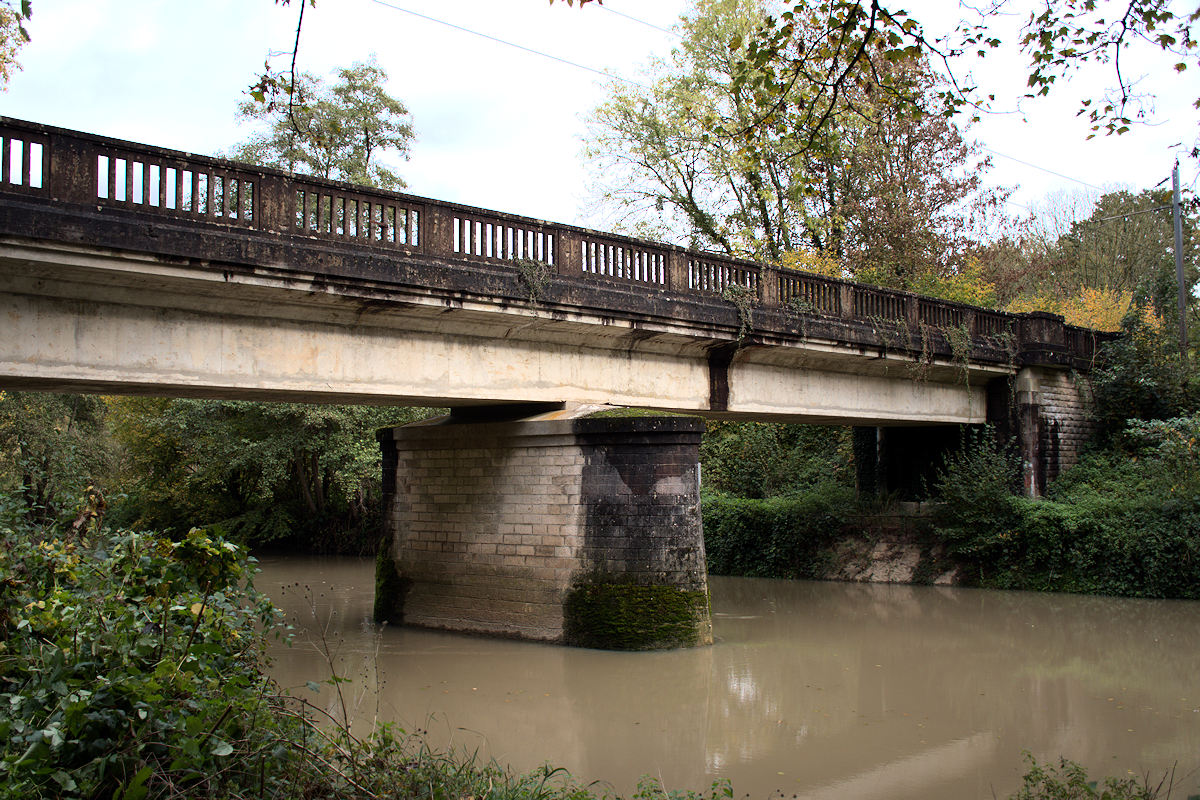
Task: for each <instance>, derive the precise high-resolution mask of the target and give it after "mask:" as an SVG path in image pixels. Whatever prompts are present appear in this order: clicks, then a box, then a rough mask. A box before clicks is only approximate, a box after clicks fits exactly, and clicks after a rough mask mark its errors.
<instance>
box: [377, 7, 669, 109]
mask: <svg viewBox="0 0 1200 800" xmlns="http://www.w3.org/2000/svg"><path fill="white" fill-rule="evenodd" d="M371 2H372V3H375V4H376V5H380V6H383V7H384V8H390V9H391V10H393V11H400V12H402V13H404V14H411V15H412V16H414V17H419V18H421V19H423V20H427V21H429V22H436V23H437V24H438V25H445V26H446V27H447V28H453V29H454V30H456V31H461V32H463V33H469V34H471V35H472V36H478V37H480V38H481V39H487V40H489V41H492V42H496V43H497V44H502V45H506V46H508V47H515V48H516V49H518V50H523V51H525V52H526V53H531V54H533V55H535V56H541V57H542V58H547V59H550V60H551V61H557V62H558V63H560V64H566V65H567V66H569V67H575V68H576V69H581V70H584V71H586V72H592V73H595V74H597V75H601V76H603V77H605V78H610V79H612V80H618V81H622V82H624V83H629V84H632V85H634V86H640V87H642V88H643V89H649V88H650V87H649V86H647V85H646V84H644V83H641V82H640V81H635V80H633V79H632V78H626V77H623V76H621V75H617V74H616V73H612V72H607V71H605V70H602V69H597V68H595V67H589V66H588V65H587V64H580V63H578V62H576V61H571V60H570V59H566V58H562V57H561V56H556V55H552V54H550V53H546V52H543V51H541V50H537V49H534V48H532V47H526V46H525V45H523V44H517V43H516V42H510V41H508V40H507V39H501V38H500V37H498V36H492V35H491V34H490V33H483V32H482V31H477V30H473V29H471V28H465V27H463V26H462V25H456V24H455V23H453V22H447V21H446V20H444V19H438V18H437V17H431V16H429V15H428V14H422V13H420V12H417V11H413V10H412V9H409V8H403V7H402V6H398V5H395V4H394V3H389V2H386V0H371ZM601 7H603V6H601Z"/></svg>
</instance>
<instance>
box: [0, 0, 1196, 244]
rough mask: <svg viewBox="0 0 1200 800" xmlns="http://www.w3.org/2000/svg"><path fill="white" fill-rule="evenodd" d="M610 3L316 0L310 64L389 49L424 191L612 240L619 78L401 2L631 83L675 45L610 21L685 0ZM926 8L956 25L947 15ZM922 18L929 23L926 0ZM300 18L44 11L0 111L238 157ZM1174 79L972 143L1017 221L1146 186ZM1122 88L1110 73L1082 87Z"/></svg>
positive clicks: (1004, 98)
mask: <svg viewBox="0 0 1200 800" xmlns="http://www.w3.org/2000/svg"><path fill="white" fill-rule="evenodd" d="M604 5H605V8H600V7H597V6H596V5H595V4H591V5H588V6H586V7H584V8H583V9H579V8H569V7H567V5H566V4H565V0H558V2H556V3H555V4H554V5H553V6H551V5H549V4H548V3H547V2H546V0H319V2H318V4H317V6H316V7H315V8H308V9H307V10H306V12H305V24H304V31H303V35H302V39H301V43H300V66H301V67H302V68H303V69H305V70H307V71H310V72H314V73H318V74H322V75H328V74H329V73H331V72H332V70H333V69H334V68H335V67H337V66H344V65H348V64H350V63H352V62H354V61H359V60H364V59H366V58H367V57H368V56H369V55H370V54H372V53H374V54H375V55H376V57H377V58H378V61H379V63H380V64H381V66H383V67H384V68H385V69H386V70H387V71H388V73H389V75H390V84H389V89H390V91H391V93H392V94H393V95H395V96H397V97H399V98H400V99H402V100H403V101H404V102H405V103H406V104H407V105H408V107H409V109H410V111H411V112H412V115H413V121H414V125H415V128H416V131H417V140H416V142H415V144H414V146H413V150H412V158H411V160H410V162H408V163H407V164H404V165H402V166H401V168H400V172H401V174H402V175H403V176H404V177H405V179H406V180H407V181H408V183H409V190H410V191H411V192H413V193H415V194H419V195H424V196H428V197H433V198H438V199H444V200H451V201H455V202H460V203H466V204H470V205H476V206H482V207H485V208H492V209H498V210H503V211H509V212H512V213H518V214H525V215H528V216H532V217H537V218H541V219H546V220H550V221H557V222H573V223H576V224H580V225H585V226H587V227H596V228H602V229H603V228H606V227H607V220H605V219H603V218H601V217H599V216H598V215H597V214H595V213H594V212H592V211H589V204H588V203H587V197H588V193H587V187H586V183H587V173H586V170H585V167H584V164H583V161H582V158H581V155H580V151H581V149H582V144H583V135H584V132H585V125H584V116H585V115H586V113H587V112H588V111H589V110H590V109H591V108H593V107H595V106H596V105H597V104H599V103H600V102H602V101H603V99H604V97H605V84H606V83H607V81H606V80H605V79H604V78H603V77H601V76H600V75H597V74H596V73H594V72H589V71H587V70H584V69H579V68H577V67H573V66H569V65H567V64H564V63H561V62H559V61H554V60H550V59H548V58H545V57H543V56H539V55H535V54H533V53H530V52H527V51H524V50H521V49H518V48H516V47H513V46H509V45H505V44H500V43H498V42H495V41H490V40H487V39H484V38H481V37H479V36H476V35H472V34H470V33H466V32H463V31H461V30H456V29H454V28H452V27H449V26H448V25H445V24H439V23H437V22H433V21H430V20H428V19H423V18H421V17H419V16H415V15H413V14H411V13H406V12H405V11H401V10H398V9H407V10H408V11H411V12H417V13H419V14H423V15H426V16H428V17H433V18H436V19H439V20H442V21H444V22H447V23H451V24H454V25H458V26H461V27H464V28H470V29H472V30H475V31H479V32H483V33H486V34H488V35H490V36H493V37H496V38H499V39H503V40H506V41H508V42H511V43H516V44H519V45H522V46H524V47H527V48H530V49H532V50H538V51H542V52H544V53H547V54H550V55H553V56H557V57H559V58H562V59H565V60H568V61H572V62H576V63H577V64H581V65H585V66H587V67H591V68H594V69H597V70H606V71H608V72H610V73H612V74H617V75H621V76H625V77H629V78H637V77H638V72H639V69H640V67H641V66H642V65H644V64H645V62H646V60H647V59H648V58H649V57H650V56H651V55H655V54H657V55H659V56H664V57H665V56H667V55H668V54H669V53H670V50H671V48H672V47H673V46H675V45H676V44H677V43H678V39H676V38H675V37H673V36H671V35H669V34H667V33H664V32H661V31H658V30H656V29H654V28H652V27H650V26H649V25H646V24H640V23H639V22H635V21H631V20H630V19H628V18H626V17H623V16H621V15H619V14H617V13H614V12H622V13H624V14H628V15H630V16H633V17H636V18H637V19H639V20H642V21H644V22H645V23H649V24H650V25H655V26H659V27H662V28H670V27H671V26H672V25H673V24H674V23H675V21H676V20H677V19H678V17H679V15H680V13H681V12H683V11H684V10H686V9H687V8H688V7H689V5H690V3H689V2H688V1H687V0H605V4H604ZM926 5H927V6H929V8H932V9H936V13H940V14H943V15H945V14H946V13H947V8H948V7H949V6H950V4H949V3H945V2H942V3H935V2H929V3H926ZM910 8H911V9H912V11H913V14H914V16H916V17H918V18H921V5H917V4H914V5H911V6H910ZM297 11H298V6H297V5H296V3H295V2H293V4H292V6H291V7H289V8H284V7H279V6H276V5H274V4H273V3H271V2H269V0H205V2H177V1H173V0H38V2H37V3H35V4H34V12H35V13H34V19H33V24H32V26H31V28H30V30H31V33H32V34H33V42H32V43H31V44H30V45H29V46H27V47H26V49H25V50H24V51H23V53H22V54H21V59H20V60H21V62H22V64H23V66H24V69H23V71H21V72H19V73H17V74H16V76H15V77H14V79H13V81H12V83H11V85H10V88H9V90H8V92H7V93H5V94H0V114H3V115H6V116H12V117H17V118H22V119H28V120H33V121H37V122H43V123H48V124H52V125H58V126H62V127H66V128H73V129H77V130H82V131H87V132H92V133H99V134H104V135H107V136H115V137H119V138H123V139H130V140H133V141H137V142H144V143H147V144H154V145H158V146H163V147H171V148H177V149H181V150H188V151H192V152H198V153H206V154H213V153H219V152H222V151H227V150H229V149H230V148H231V147H232V146H233V145H235V144H236V143H238V142H239V141H241V140H242V139H244V138H246V130H245V128H244V127H239V124H238V123H237V121H236V119H235V109H236V107H237V105H238V103H239V101H240V100H242V99H243V98H244V96H245V95H244V92H245V90H246V87H247V86H248V85H249V84H250V83H251V82H252V78H253V76H254V75H255V74H256V73H258V72H261V70H262V65H263V61H264V59H265V58H266V56H267V54H268V52H270V51H290V50H291V46H292V38H293V36H294V32H295V23H296V12H297ZM939 24H944V20H937V19H933V20H932V21H931V26H932V27H937V25H939ZM1006 37H1007V41H1011V40H1012V38H1013V37H1012V34H1011V33H1009V34H1007V35H1006ZM971 66H973V67H974V68H975V71H976V77H977V78H978V80H979V82H980V83H981V84H982V85H984V86H986V87H987V88H988V90H989V91H995V92H996V94H997V97H998V101H997V107H998V109H999V110H1010V109H1013V108H1015V106H1016V104H1015V101H1014V100H1013V99H1012V98H1013V97H1014V96H1015V94H1017V93H1019V92H1020V91H1021V88H1022V86H1023V81H1024V74H1025V73H1024V71H1023V70H1022V62H1021V61H1020V58H1019V55H1018V54H1017V53H1016V52H1015V50H1014V49H1013V48H1012V47H1011V46H1008V47H1006V49H1005V51H1004V52H1000V53H994V54H992V55H990V56H989V57H988V58H987V59H986V60H985V61H983V62H977V63H976V64H974V65H971ZM1168 69H1169V67H1166V66H1164V63H1163V60H1162V59H1155V58H1148V59H1144V60H1142V61H1138V62H1134V61H1133V60H1132V59H1131V60H1130V62H1128V63H1127V70H1128V71H1129V73H1130V74H1134V75H1135V77H1136V76H1140V75H1141V74H1142V73H1148V76H1147V78H1146V80H1145V81H1144V83H1143V86H1145V87H1146V89H1147V90H1152V91H1155V92H1156V93H1157V100H1156V124H1155V125H1154V126H1145V127H1141V128H1139V129H1138V130H1136V131H1134V132H1133V133H1131V134H1128V135H1126V136H1122V137H1119V138H1097V139H1094V140H1092V141H1091V142H1087V141H1085V136H1086V133H1087V131H1086V126H1085V125H1084V124H1083V123H1082V122H1081V121H1079V120H1077V119H1076V118H1075V116H1074V112H1075V109H1076V97H1077V94H1076V92H1075V91H1073V90H1074V89H1077V88H1079V87H1082V86H1084V84H1083V83H1082V82H1081V81H1079V80H1075V81H1074V83H1075V86H1070V85H1068V86H1066V87H1064V90H1063V91H1061V92H1060V93H1057V94H1056V95H1055V96H1054V97H1052V98H1051V99H1049V100H1042V101H1038V102H1028V103H1026V104H1024V106H1023V109H1022V110H1023V112H1024V113H1023V114H994V115H988V116H987V117H986V118H985V119H984V121H983V122H982V123H981V124H980V125H977V126H976V127H975V128H974V129H973V131H972V135H973V136H974V137H975V138H977V139H979V140H980V142H981V143H982V144H983V145H984V146H985V147H986V148H988V149H989V151H991V152H992V153H993V160H994V168H993V170H992V171H991V173H990V175H989V181H990V182H991V183H995V184H1001V185H1006V186H1009V187H1016V189H1017V191H1016V193H1015V194H1014V195H1013V201H1014V204H1019V205H1014V206H1013V209H1012V210H1013V211H1014V212H1018V211H1020V210H1021V209H1020V207H1019V206H1036V205H1037V204H1038V203H1039V202H1041V201H1042V199H1043V198H1044V197H1045V196H1046V195H1047V194H1048V193H1050V192H1054V191H1061V190H1076V189H1084V188H1085V187H1084V186H1082V185H1081V184H1080V183H1079V182H1078V181H1082V182H1084V183H1087V184H1091V185H1093V186H1098V187H1105V188H1108V187H1113V186H1118V185H1128V186H1132V187H1134V188H1139V189H1140V188H1145V187H1148V186H1152V185H1153V184H1156V183H1158V182H1159V181H1160V180H1162V179H1163V178H1165V177H1168V176H1169V174H1170V170H1171V165H1172V161H1173V157H1174V154H1173V151H1172V150H1171V145H1172V144H1174V143H1177V142H1180V141H1181V140H1182V141H1184V142H1185V143H1188V144H1190V143H1191V142H1193V141H1194V140H1195V138H1196V131H1195V130H1194V128H1195V119H1196V116H1195V115H1194V113H1191V112H1190V104H1191V102H1192V101H1193V100H1194V99H1195V98H1196V96H1197V94H1198V93H1200V72H1197V71H1195V70H1193V71H1189V72H1187V73H1185V74H1184V75H1183V76H1182V77H1171V78H1168V79H1166V80H1160V79H1159V76H1161V75H1165V74H1167V73H1166V70H1168ZM1109 82H1110V81H1109V76H1108V75H1107V74H1105V75H1103V76H1102V77H1099V76H1098V77H1097V78H1095V79H1094V80H1092V81H1091V83H1089V84H1088V85H1089V86H1092V87H1094V86H1096V85H1099V86H1104V85H1106V84H1107V83H1109ZM1013 159H1019V161H1023V162H1028V164H1030V165H1034V166H1027V165H1026V164H1022V163H1019V161H1017V160H1013ZM1036 167H1040V168H1041V169H1038V168H1036ZM1047 170H1050V171H1053V172H1057V173H1060V174H1061V176H1066V177H1060V176H1056V175H1053V174H1050V172H1047ZM1069 178H1074V179H1076V180H1074V181H1073V180H1069ZM1195 181H1196V168H1195V162H1194V161H1188V162H1185V163H1184V171H1183V182H1184V185H1185V186H1188V185H1194V183H1195Z"/></svg>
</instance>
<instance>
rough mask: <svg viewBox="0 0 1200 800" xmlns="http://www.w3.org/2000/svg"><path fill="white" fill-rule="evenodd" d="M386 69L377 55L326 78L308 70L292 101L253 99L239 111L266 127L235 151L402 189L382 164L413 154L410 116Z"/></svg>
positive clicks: (335, 176) (253, 159)
mask: <svg viewBox="0 0 1200 800" xmlns="http://www.w3.org/2000/svg"><path fill="white" fill-rule="evenodd" d="M386 84H387V72H386V71H385V70H384V69H383V68H382V67H380V66H379V65H378V64H377V63H376V62H375V60H374V58H372V59H370V60H369V61H367V62H366V63H356V64H354V65H352V66H350V67H346V68H342V69H339V70H338V71H337V81H336V82H335V83H334V84H333V85H332V86H330V85H327V84H326V83H325V82H324V81H323V80H321V79H320V78H318V77H316V76H314V75H311V74H308V73H304V74H301V75H299V76H298V77H297V80H296V88H295V93H294V97H293V100H292V102H291V103H290V104H274V105H272V104H268V103H260V102H257V101H255V100H253V99H251V100H249V101H247V102H245V103H243V104H242V105H241V107H240V108H239V113H240V114H241V116H242V117H244V118H246V119H250V120H257V121H261V122H265V123H266V125H267V130H266V131H265V132H264V133H261V134H259V135H257V136H255V137H253V138H251V139H250V140H249V141H247V142H245V143H244V144H242V145H241V146H239V147H238V148H236V149H235V151H234V153H233V157H234V158H237V159H240V160H243V161H249V162H251V163H255V164H263V165H266V166H273V167H278V168H280V169H286V170H289V171H293V172H302V173H305V174H309V175H316V176H318V177H322V178H332V179H336V180H344V181H349V182H351V183H357V184H362V185H366V186H377V187H379V188H383V189H392V190H397V189H402V188H404V186H405V184H404V181H403V180H402V179H401V178H400V176H399V175H397V174H396V173H395V172H393V171H392V170H391V169H390V168H389V167H388V166H386V165H385V164H384V163H383V159H385V158H388V157H391V158H395V157H401V158H404V159H407V158H408V153H409V144H410V142H411V141H412V138H413V127H412V120H411V118H410V117H409V113H408V109H407V108H406V107H405V106H404V104H403V103H402V102H401V101H399V100H397V99H396V98H394V97H392V96H391V95H390V94H388V93H387V90H386V88H385V86H386Z"/></svg>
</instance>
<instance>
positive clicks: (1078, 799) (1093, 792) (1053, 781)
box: [1011, 753, 1169, 800]
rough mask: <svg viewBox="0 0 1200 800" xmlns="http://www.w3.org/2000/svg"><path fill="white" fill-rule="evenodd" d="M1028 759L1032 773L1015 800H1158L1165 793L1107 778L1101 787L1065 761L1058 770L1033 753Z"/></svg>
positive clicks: (1142, 784) (1143, 784)
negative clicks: (1038, 758) (1038, 759)
mask: <svg viewBox="0 0 1200 800" xmlns="http://www.w3.org/2000/svg"><path fill="white" fill-rule="evenodd" d="M1025 759H1026V761H1028V762H1029V769H1028V771H1026V773H1025V777H1024V780H1023V782H1022V784H1021V788H1020V790H1019V791H1017V793H1016V794H1014V795H1012V797H1011V800H1155V798H1157V797H1158V796H1159V795H1160V793H1161V788H1162V787H1161V786H1151V785H1150V784H1149V782H1148V781H1146V780H1143V781H1141V782H1139V781H1137V780H1135V779H1133V778H1120V779H1118V778H1105V779H1104V783H1103V784H1101V783H1099V782H1098V781H1094V780H1091V779H1089V778H1088V774H1087V771H1086V770H1085V769H1084V768H1083V767H1082V766H1080V765H1079V764H1076V763H1075V762H1074V761H1068V760H1067V759H1065V758H1062V759H1059V763H1058V766H1057V767H1055V766H1043V765H1041V764H1039V763H1038V762H1037V760H1036V759H1034V758H1033V756H1031V755H1029V753H1026V754H1025ZM1168 794H1169V792H1168Z"/></svg>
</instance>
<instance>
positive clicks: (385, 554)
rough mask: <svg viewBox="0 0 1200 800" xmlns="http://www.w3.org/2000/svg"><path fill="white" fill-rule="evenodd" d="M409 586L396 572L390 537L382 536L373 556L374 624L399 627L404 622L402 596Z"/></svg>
mask: <svg viewBox="0 0 1200 800" xmlns="http://www.w3.org/2000/svg"><path fill="white" fill-rule="evenodd" d="M411 585H412V581H409V580H407V579H405V578H402V577H401V576H400V573H399V572H398V571H397V570H396V559H395V557H394V556H393V554H392V537H390V536H384V537H383V539H382V541H380V542H379V552H378V553H377V554H376V555H375V610H374V614H375V622H377V623H382V622H389V623H391V624H393V625H399V624H400V623H401V622H403V621H404V596H405V595H406V594H408V589H409V587H410V586H411Z"/></svg>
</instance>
